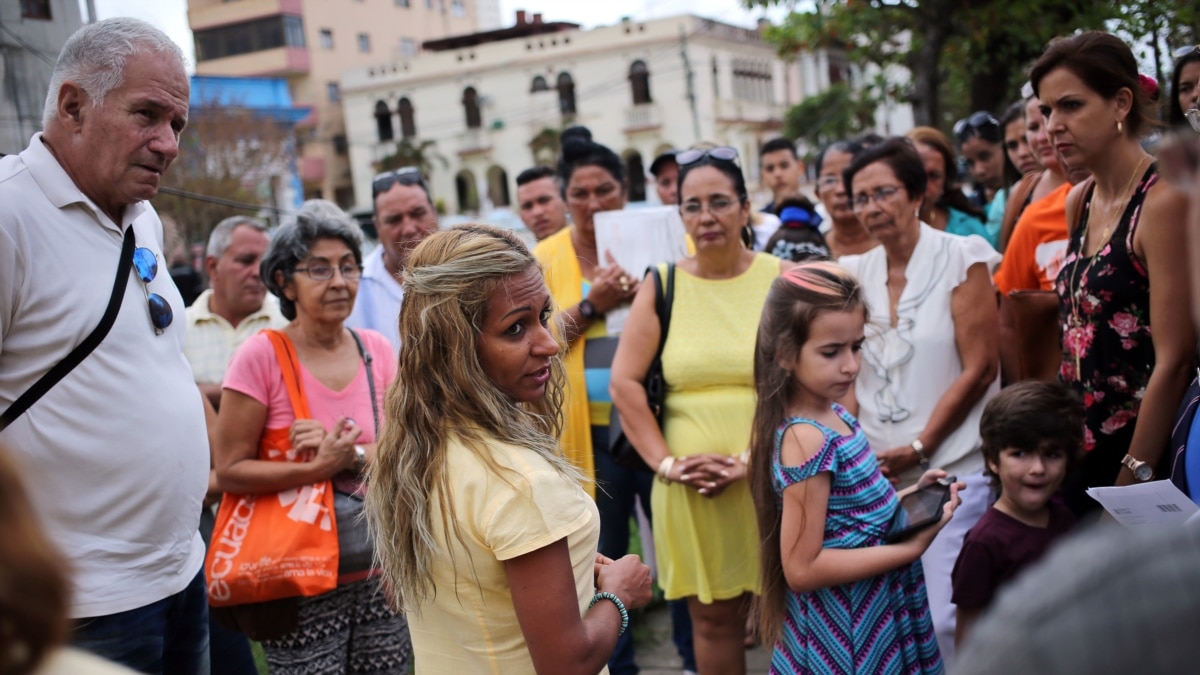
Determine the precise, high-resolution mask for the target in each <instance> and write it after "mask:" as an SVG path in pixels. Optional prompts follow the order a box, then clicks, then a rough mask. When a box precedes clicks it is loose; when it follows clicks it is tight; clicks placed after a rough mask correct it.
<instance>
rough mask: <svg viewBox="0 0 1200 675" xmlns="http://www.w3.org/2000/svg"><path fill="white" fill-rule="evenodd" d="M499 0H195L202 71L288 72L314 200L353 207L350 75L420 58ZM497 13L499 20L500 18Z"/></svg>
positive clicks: (303, 173)
mask: <svg viewBox="0 0 1200 675" xmlns="http://www.w3.org/2000/svg"><path fill="white" fill-rule="evenodd" d="M498 7H499V0H233V1H231V0H189V2H188V23H189V24H190V26H191V29H192V32H193V34H194V35H195V41H196V74H197V75H224V76H234V77H283V78H286V79H287V81H288V86H289V88H290V89H291V96H292V99H293V101H294V102H295V104H296V105H300V106H308V107H310V108H311V111H312V112H311V115H310V117H309V118H308V119H307V120H305V121H304V122H303V123H302V124H301V125H300V127H299V129H300V131H301V133H300V138H299V143H298V148H297V150H298V167H299V173H300V178H301V180H302V184H303V191H304V196H305V197H306V198H311V197H321V198H325V199H329V200H331V201H335V202H337V203H338V204H339V205H341V206H343V207H349V206H351V205H352V204H353V202H354V191H353V189H352V187H351V181H350V164H349V141H348V140H347V134H346V130H345V126H344V124H343V119H342V91H341V75H342V72H343V71H345V70H347V69H352V68H358V67H362V66H366V65H369V64H374V63H378V62H380V61H389V60H398V59H413V60H416V59H417V56H418V53H419V51H420V45H421V43H422V42H424V41H426V40H429V39H432V38H438V37H444V36H447V35H455V34H462V33H471V32H475V31H478V30H480V23H479V21H480V19H481V17H482V18H483V20H484V21H487V20H489V19H488V17H494V16H496V15H497V14H498V11H499V10H498ZM493 20H494V19H493Z"/></svg>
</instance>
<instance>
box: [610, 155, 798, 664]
mask: <svg viewBox="0 0 1200 675" xmlns="http://www.w3.org/2000/svg"><path fill="white" fill-rule="evenodd" d="M676 160H677V161H678V163H679V197H680V213H681V214H682V216H683V223H684V226H685V227H686V228H687V232H688V235H690V237H691V239H692V241H693V242H694V243H695V247H696V253H695V255H694V256H692V257H688V258H683V259H680V260H678V261H676V262H675V263H674V264H673V265H674V269H673V270H671V269H668V266H667V265H662V266H660V268H659V274H660V275H661V276H662V278H663V279H664V280H665V279H666V278H667V276H666V275H668V274H672V273H673V274H674V278H675V280H674V302H673V305H672V309H671V320H670V324H669V326H668V330H667V342H666V345H665V347H664V349H663V354H662V362H663V372H664V375H665V379H666V381H667V397H666V414H665V417H664V422H663V427H664V428H663V429H662V430H660V429H659V427H658V425H657V424H656V422H655V419H654V416H653V414H652V413H651V412H650V408H649V405H648V403H647V399H646V393H645V390H644V389H643V387H642V380H643V379H644V378H645V375H646V372H647V370H648V369H649V367H650V364H651V362H652V361H653V360H654V356H655V353H656V351H657V347H658V343H659V336H660V335H661V326H660V324H659V321H658V316H657V314H656V313H655V307H654V300H655V292H654V290H655V289H654V284H653V283H643V284H641V288H640V289H639V291H638V294H637V296H636V297H635V299H634V301H633V308H632V310H631V312H630V315H629V320H628V321H627V322H626V326H625V331H624V332H623V333H622V334H621V340H620V344H619V345H618V347H617V353H616V356H615V358H614V360H613V367H612V384H611V388H612V396H613V403H614V405H616V406H617V409H618V411H619V412H620V415H621V423H622V425H623V428H624V430H625V433H626V435H627V437H628V438H629V439H630V441H631V442H632V444H633V445H634V446H635V447H636V448H637V449H638V453H639V454H641V456H642V458H643V459H645V460H646V463H647V464H648V465H649V466H650V467H651V468H655V469H656V471H657V473H658V477H659V481H658V482H657V483H656V484H655V486H654V491H653V495H652V497H651V503H652V504H653V511H654V513H655V518H656V519H655V523H656V527H655V528H654V543H655V548H656V550H657V552H658V570H659V584H660V585H661V586H662V588H663V591H664V594H665V595H666V597H667V599H668V600H673V599H677V598H687V600H688V609H689V610H690V611H691V615H692V623H693V631H694V637H695V648H696V664H697V666H698V667H699V668H698V669H699V671H700V672H702V673H705V672H707V673H730V674H733V675H736V674H738V673H744V672H745V669H746V663H745V655H744V648H743V639H744V636H745V632H744V631H745V625H746V616H747V612H748V609H749V604H750V602H749V601H750V598H751V594H753V593H756V592H757V591H758V577H757V571H758V548H759V537H758V527H757V525H756V523H755V516H754V504H753V502H752V500H751V497H750V492H749V490H748V487H747V484H746V481H745V478H746V466H745V461H744V460H745V452H746V448H747V447H748V446H749V443H750V424H751V421H752V419H753V417H754V372H753V371H754V340H755V335H756V332H757V330H758V320H759V315H760V314H761V313H762V306H763V301H764V299H765V298H766V295H767V290H768V289H769V287H770V285H771V282H772V281H773V280H774V279H775V277H777V276H779V273H780V272H781V271H783V270H785V269H787V268H789V267H791V266H792V265H791V263H786V262H783V261H780V260H779V259H778V258H774V257H772V256H769V255H766V254H762V253H755V252H753V251H751V250H748V249H747V248H745V246H743V244H742V239H741V231H742V228H743V227H745V225H746V223H747V222H748V219H749V217H750V203H749V200H748V199H747V194H746V181H745V178H744V177H743V176H742V172H741V169H740V168H739V167H738V165H737V151H735V150H734V149H733V148H728V147H718V148H713V149H711V150H688V151H684V152H681V153H679V154H678V155H677V156H676Z"/></svg>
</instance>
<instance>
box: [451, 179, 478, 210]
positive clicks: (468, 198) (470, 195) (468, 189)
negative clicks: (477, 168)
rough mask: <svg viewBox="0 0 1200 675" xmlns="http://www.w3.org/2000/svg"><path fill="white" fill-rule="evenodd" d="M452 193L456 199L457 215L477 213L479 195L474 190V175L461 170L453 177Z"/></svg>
mask: <svg viewBox="0 0 1200 675" xmlns="http://www.w3.org/2000/svg"><path fill="white" fill-rule="evenodd" d="M454 192H455V196H456V197H458V212H459V213H478V212H479V193H478V192H477V191H476V190H475V174H473V173H471V171H470V169H463V170H462V171H459V172H458V173H457V174H456V175H455V176H454Z"/></svg>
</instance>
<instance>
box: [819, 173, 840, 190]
mask: <svg viewBox="0 0 1200 675" xmlns="http://www.w3.org/2000/svg"><path fill="white" fill-rule="evenodd" d="M841 184H842V179H841V177H840V176H821V177H820V178H818V179H817V189H818V190H828V189H829V188H835V187H837V186H839V185H841Z"/></svg>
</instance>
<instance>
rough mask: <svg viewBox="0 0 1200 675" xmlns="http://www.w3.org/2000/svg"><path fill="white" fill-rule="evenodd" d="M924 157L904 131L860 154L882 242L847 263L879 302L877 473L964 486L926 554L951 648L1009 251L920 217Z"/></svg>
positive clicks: (856, 174)
mask: <svg viewBox="0 0 1200 675" xmlns="http://www.w3.org/2000/svg"><path fill="white" fill-rule="evenodd" d="M925 174H926V164H925V163H924V162H923V161H922V159H921V156H920V155H919V154H918V153H917V150H916V149H915V148H914V147H913V144H912V143H911V142H910V141H908V140H907V139H904V138H891V139H888V140H887V141H884V142H883V143H881V144H879V145H877V146H874V147H872V148H870V149H868V150H865V151H863V152H862V153H861V154H859V155H858V156H856V157H855V158H854V161H853V162H851V163H850V166H848V167H847V168H846V171H845V174H844V175H845V180H846V191H847V192H848V193H849V194H850V199H851V204H853V205H854V212H855V213H856V214H857V215H858V219H859V220H860V221H861V222H862V224H863V226H865V227H866V228H867V230H868V231H870V232H871V234H873V235H874V236H875V238H876V239H878V240H879V241H880V243H881V244H882V245H881V246H880V247H878V248H875V249H872V250H871V251H868V252H867V253H864V254H862V255H857V256H846V257H844V258H841V259H840V260H839V261H838V262H839V263H841V264H842V265H843V266H844V267H846V268H847V269H848V270H850V271H851V272H852V273H854V275H855V276H857V277H858V278H859V280H860V281H861V282H862V286H863V292H864V294H865V296H866V302H867V306H868V307H870V309H871V314H870V320H869V322H868V324H867V329H866V334H867V340H866V342H865V343H864V345H863V364H862V369H861V370H860V371H859V374H858V380H857V382H856V388H857V397H858V408H859V409H858V420H859V423H860V424H861V425H862V429H863V431H864V432H865V433H866V434H867V439H868V440H869V441H870V444H871V447H872V448H874V449H875V451H876V455H877V457H878V459H879V463H880V465H881V466H880V468H881V469H882V470H883V472H884V474H885V475H887V476H888V477H889V478H890V479H891V480H892V481H893V482H895V483H897V486H898V487H901V488H903V487H907V486H909V485H912V484H913V483H915V482H916V481H917V479H918V478H920V476H921V473H922V471H924V470H925V469H927V468H938V469H944V470H945V471H946V472H947V473H950V474H953V475H956V476H957V477H958V479H959V481H961V482H965V483H966V484H967V487H968V488H969V489H967V490H966V491H965V492H963V493H962V495H963V502H962V505H961V506H960V507H959V508H958V510H957V511H956V512H955V514H954V520H953V521H951V523H950V525H948V526H947V527H946V528H945V529H943V530H942V531H941V533H939V534H938V537H937V539H936V540H935V541H934V542H933V545H932V546H930V547H929V549H928V550H927V551H926V552H925V555H923V556H922V557H921V560H922V563H923V565H924V567H925V580H926V584H927V588H928V592H929V605H930V609H931V610H932V613H933V625H934V630H935V631H936V632H937V638H938V647H939V648H940V650H941V652H942V657H943V659H944V660H945V661H947V663H948V662H949V661H950V660H951V659H952V657H953V654H954V605H953V604H952V602H951V597H950V593H951V589H950V572H951V570H952V569H953V568H954V562H955V560H956V559H957V558H958V552H959V549H960V548H961V547H962V541H963V537H964V535H965V534H966V532H967V530H969V529H970V528H971V526H973V525H974V524H975V522H976V521H977V520H979V517H980V516H982V515H983V512H984V511H985V510H986V509H987V505H988V492H989V490H988V480H987V478H986V477H985V476H984V475H983V468H984V460H983V454H982V453H981V452H980V440H979V418H980V416H981V415H982V414H983V407H984V404H985V403H986V402H987V400H988V399H989V398H991V397H992V396H993V395H995V394H996V392H997V391H999V388H1000V382H999V377H998V372H999V369H998V359H999V356H998V346H997V341H996V333H997V330H998V327H999V325H998V319H997V313H996V299H995V291H994V290H993V289H992V283H991V278H990V276H989V269H990V267H991V266H992V265H994V264H995V263H996V262H998V261H999V259H1000V256H999V254H997V253H996V251H995V250H994V249H992V247H991V246H989V245H988V244H987V242H985V241H983V240H982V239H980V238H977V237H958V236H953V235H950V234H947V233H945V232H942V231H940V230H937V229H936V228H933V227H931V226H929V225H927V224H925V223H922V222H921V220H920V217H919V215H918V214H919V213H920V210H921V202H922V200H923V198H924V196H925V195H926V194H927V192H926V189H925V183H926V179H927V178H926V175H925Z"/></svg>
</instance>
